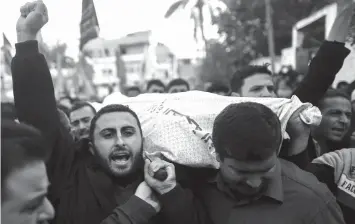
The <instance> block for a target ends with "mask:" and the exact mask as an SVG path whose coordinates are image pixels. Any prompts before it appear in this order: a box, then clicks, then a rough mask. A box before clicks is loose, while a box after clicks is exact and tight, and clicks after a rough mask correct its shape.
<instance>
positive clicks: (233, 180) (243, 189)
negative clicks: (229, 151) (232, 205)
mask: <svg viewBox="0 0 355 224" xmlns="http://www.w3.org/2000/svg"><path fill="white" fill-rule="evenodd" d="M276 162H277V156H276V153H275V154H274V155H272V156H271V157H270V158H269V159H266V160H264V161H260V162H259V161H258V162H254V161H253V162H250V161H238V160H235V159H233V158H231V157H228V158H224V159H223V161H222V162H221V167H220V171H221V175H222V178H223V180H224V182H225V183H226V184H227V185H228V187H229V188H230V189H231V190H232V191H233V192H237V193H239V194H242V195H245V196H254V195H256V194H258V193H260V191H261V190H263V189H264V188H265V187H266V185H267V182H268V180H269V179H270V178H271V177H272V175H273V174H274V171H275V169H276Z"/></svg>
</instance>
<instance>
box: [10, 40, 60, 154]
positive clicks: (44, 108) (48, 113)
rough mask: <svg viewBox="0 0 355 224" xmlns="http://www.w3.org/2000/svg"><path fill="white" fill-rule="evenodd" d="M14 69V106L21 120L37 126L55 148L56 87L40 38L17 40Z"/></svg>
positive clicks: (13, 61)
mask: <svg viewBox="0 0 355 224" xmlns="http://www.w3.org/2000/svg"><path fill="white" fill-rule="evenodd" d="M15 46H16V55H15V57H14V58H13V60H12V64H11V70H12V79H13V91H14V99H15V107H16V111H17V115H18V119H19V121H20V122H24V123H28V124H30V125H32V126H34V127H36V128H38V129H39V130H40V131H41V132H42V134H43V135H44V136H45V139H46V143H47V144H48V147H49V149H52V148H53V146H54V145H55V142H56V140H57V135H58V133H59V131H58V128H57V127H58V126H59V117H58V114H57V108H56V102H55V97H54V87H53V83H52V79H51V75H50V72H49V68H48V66H47V62H46V60H45V58H44V56H43V55H41V54H40V53H39V51H38V43H37V41H26V42H22V43H18V44H16V45H15Z"/></svg>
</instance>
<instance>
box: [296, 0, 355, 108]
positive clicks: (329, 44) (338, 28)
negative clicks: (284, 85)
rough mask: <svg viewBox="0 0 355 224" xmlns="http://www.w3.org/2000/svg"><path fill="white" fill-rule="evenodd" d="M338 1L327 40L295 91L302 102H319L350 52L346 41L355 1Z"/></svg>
mask: <svg viewBox="0 0 355 224" xmlns="http://www.w3.org/2000/svg"><path fill="white" fill-rule="evenodd" d="M338 2H339V4H338V14H337V17H336V19H335V21H334V24H333V26H332V29H331V31H330V33H329V35H328V38H327V41H325V42H324V43H323V44H322V46H321V47H320V49H319V50H318V52H317V54H316V56H315V57H314V58H313V59H312V62H311V64H310V65H309V69H308V73H307V75H306V77H305V78H304V80H303V81H302V82H301V84H300V85H299V87H298V88H297V89H296V90H295V92H294V93H293V95H296V96H297V97H298V98H300V100H301V101H302V102H310V103H312V104H314V105H316V104H317V103H318V101H319V100H320V99H321V98H322V97H323V95H324V94H325V92H326V91H327V89H328V88H329V87H330V86H331V85H332V83H333V82H334V79H335V76H336V74H337V73H338V72H339V70H340V69H341V68H342V66H343V63H344V60H345V58H346V57H347V56H348V54H349V53H350V50H349V49H347V48H346V47H345V44H344V43H345V39H346V36H347V34H348V31H349V26H350V21H351V17H352V12H353V10H354V8H355V3H354V2H353V0H339V1H338ZM340 2H341V3H340Z"/></svg>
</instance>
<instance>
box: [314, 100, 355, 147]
mask: <svg viewBox="0 0 355 224" xmlns="http://www.w3.org/2000/svg"><path fill="white" fill-rule="evenodd" d="M320 109H321V112H322V115H323V118H322V122H321V124H320V125H319V126H318V127H317V129H316V132H317V135H318V136H319V137H321V138H324V139H323V140H330V141H335V142H339V141H341V140H342V139H343V138H344V136H345V135H346V134H347V132H348V131H349V128H350V124H351V115H352V112H351V104H350V102H349V100H347V99H345V98H343V97H332V98H327V99H325V100H324V101H323V104H322V106H321V108H320Z"/></svg>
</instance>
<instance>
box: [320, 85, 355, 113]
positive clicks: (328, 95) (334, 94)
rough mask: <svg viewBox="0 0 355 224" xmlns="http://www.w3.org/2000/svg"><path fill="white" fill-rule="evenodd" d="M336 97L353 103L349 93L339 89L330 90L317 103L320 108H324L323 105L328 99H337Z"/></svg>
mask: <svg viewBox="0 0 355 224" xmlns="http://www.w3.org/2000/svg"><path fill="white" fill-rule="evenodd" d="M335 97H341V98H344V99H346V100H349V102H350V103H351V97H350V96H349V95H348V94H347V93H345V92H343V91H340V90H337V89H328V90H327V92H326V93H325V94H324V96H323V98H322V99H321V100H320V101H319V102H318V103H317V106H318V107H319V108H322V107H323V103H324V101H325V100H326V99H329V98H335Z"/></svg>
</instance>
